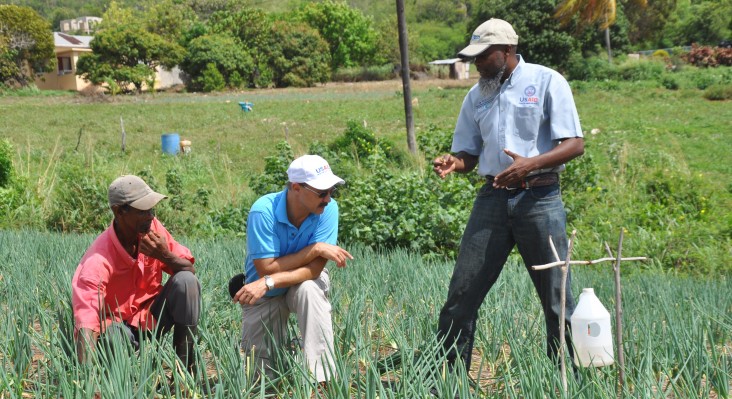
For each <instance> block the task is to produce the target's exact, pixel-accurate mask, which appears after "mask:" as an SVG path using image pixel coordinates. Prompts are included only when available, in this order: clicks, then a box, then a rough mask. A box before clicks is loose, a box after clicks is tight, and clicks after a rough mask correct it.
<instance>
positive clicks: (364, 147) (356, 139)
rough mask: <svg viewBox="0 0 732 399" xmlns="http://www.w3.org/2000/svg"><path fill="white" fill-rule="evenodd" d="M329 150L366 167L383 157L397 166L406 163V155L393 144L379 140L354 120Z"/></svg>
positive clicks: (348, 123) (347, 125) (349, 122)
mask: <svg viewBox="0 0 732 399" xmlns="http://www.w3.org/2000/svg"><path fill="white" fill-rule="evenodd" d="M328 149H329V150H330V151H331V152H333V153H335V154H336V155H339V156H343V155H345V156H346V157H347V158H350V159H352V160H354V161H355V162H356V163H359V164H365V165H373V164H374V163H378V162H380V159H381V158H383V157H386V158H387V159H388V160H389V162H391V163H393V164H395V165H401V164H402V162H403V161H404V155H403V154H402V153H400V152H399V151H398V150H396V149H395V148H394V146H393V144H392V143H391V142H389V141H388V140H385V139H380V138H377V137H376V135H375V134H374V132H373V131H371V130H369V129H368V128H367V127H365V126H364V125H363V124H361V123H359V122H357V121H354V120H349V121H348V122H347V123H346V130H345V132H343V134H342V135H341V136H339V137H338V138H336V139H335V140H334V141H333V143H332V144H331V145H330V146H328Z"/></svg>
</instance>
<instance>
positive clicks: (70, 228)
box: [46, 154, 112, 233]
mask: <svg viewBox="0 0 732 399" xmlns="http://www.w3.org/2000/svg"><path fill="white" fill-rule="evenodd" d="M58 167H59V169H60V170H59V180H60V181H63V182H64V184H60V185H56V186H55V187H54V191H53V194H52V204H53V205H52V207H51V208H50V210H49V214H48V216H47V218H46V226H47V227H48V229H49V230H53V231H59V232H75V233H87V232H98V231H101V230H104V229H105V228H107V227H108V225H109V221H110V220H111V215H112V214H111V212H110V210H109V200H108V198H107V187H108V186H109V183H110V182H111V181H112V179H111V178H110V176H108V175H104V174H101V173H88V169H87V164H86V162H85V159H84V157H83V156H81V155H78V154H68V155H67V156H65V157H64V159H63V161H62V162H59V166H58Z"/></svg>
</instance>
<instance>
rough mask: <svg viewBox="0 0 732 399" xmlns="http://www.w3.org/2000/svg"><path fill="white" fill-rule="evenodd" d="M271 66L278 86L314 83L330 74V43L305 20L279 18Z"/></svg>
mask: <svg viewBox="0 0 732 399" xmlns="http://www.w3.org/2000/svg"><path fill="white" fill-rule="evenodd" d="M272 37H273V38H274V46H273V48H272V49H271V50H272V54H273V56H272V60H271V68H272V71H273V73H274V83H275V85H276V86H277V87H287V86H298V87H303V86H308V87H309V86H314V85H315V84H316V83H325V82H327V81H328V78H329V77H330V71H329V65H330V61H331V60H330V53H329V52H328V43H327V42H326V41H325V40H324V39H323V38H322V37H320V34H318V31H316V30H315V29H313V28H311V27H309V26H308V25H305V24H302V23H294V24H293V23H291V22H285V21H278V22H275V24H274V26H273V30H272Z"/></svg>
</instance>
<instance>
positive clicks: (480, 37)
mask: <svg viewBox="0 0 732 399" xmlns="http://www.w3.org/2000/svg"><path fill="white" fill-rule="evenodd" d="M494 44H511V45H517V44H518V35H517V34H516V31H514V30H513V27H512V26H511V24H509V23H508V22H506V21H504V20H502V19H498V18H491V19H489V20H487V21H485V22H483V23H482V24H480V26H479V27H478V28H477V29H476V30H475V31H474V32H473V36H472V37H471V38H470V44H469V45H468V47H465V48H464V49H462V51H460V52H459V53H458V55H459V56H461V57H465V58H471V57H475V56H477V55H478V54H480V53H482V52H484V51H485V50H487V49H488V47H490V46H492V45H494Z"/></svg>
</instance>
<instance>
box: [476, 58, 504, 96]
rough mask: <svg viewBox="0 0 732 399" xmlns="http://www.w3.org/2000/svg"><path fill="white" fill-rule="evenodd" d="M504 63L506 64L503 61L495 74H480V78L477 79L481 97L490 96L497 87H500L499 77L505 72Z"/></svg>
mask: <svg viewBox="0 0 732 399" xmlns="http://www.w3.org/2000/svg"><path fill="white" fill-rule="evenodd" d="M506 65H507V64H506V63H504V64H503V66H502V67H501V69H499V70H498V72H497V73H496V75H495V76H493V77H492V78H484V77H482V76H481V78H480V80H478V86H479V87H480V94H481V95H483V97H490V96H492V95H493V94H494V93H495V92H496V91H497V90H498V88H499V87H501V78H502V77H503V73H504V72H506Z"/></svg>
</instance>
